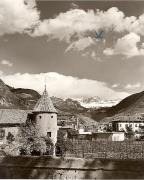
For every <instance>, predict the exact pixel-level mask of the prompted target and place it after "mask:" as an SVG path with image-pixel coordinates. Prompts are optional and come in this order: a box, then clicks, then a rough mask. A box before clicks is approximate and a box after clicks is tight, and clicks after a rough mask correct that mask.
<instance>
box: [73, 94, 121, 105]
mask: <svg viewBox="0 0 144 180" xmlns="http://www.w3.org/2000/svg"><path fill="white" fill-rule="evenodd" d="M75 100H77V101H78V102H79V103H80V104H81V106H83V107H86V108H101V107H112V106H114V105H116V104H118V103H119V102H120V100H121V99H112V100H107V99H102V98H100V97H98V96H95V97H84V98H83V97H82V98H77V99H75Z"/></svg>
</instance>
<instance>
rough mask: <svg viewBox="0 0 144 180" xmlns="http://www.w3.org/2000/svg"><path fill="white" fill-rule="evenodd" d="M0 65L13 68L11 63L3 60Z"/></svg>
mask: <svg viewBox="0 0 144 180" xmlns="http://www.w3.org/2000/svg"><path fill="white" fill-rule="evenodd" d="M0 63H1V64H2V65H5V66H9V67H12V66H13V63H11V62H10V61H8V60H5V59H3V60H1V62H0Z"/></svg>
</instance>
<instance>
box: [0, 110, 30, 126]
mask: <svg viewBox="0 0 144 180" xmlns="http://www.w3.org/2000/svg"><path fill="white" fill-rule="evenodd" d="M28 113H30V111H28V110H19V109H0V124H21V123H25V122H26V120H27V115H28Z"/></svg>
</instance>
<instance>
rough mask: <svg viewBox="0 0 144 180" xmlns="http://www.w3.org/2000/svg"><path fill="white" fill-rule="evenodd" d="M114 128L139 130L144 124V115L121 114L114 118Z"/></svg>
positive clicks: (117, 130) (118, 129) (115, 129)
mask: <svg viewBox="0 0 144 180" xmlns="http://www.w3.org/2000/svg"><path fill="white" fill-rule="evenodd" d="M111 124H112V130H113V131H115V132H119V131H125V132H127V131H128V130H131V131H133V132H138V131H139V129H140V127H141V126H144V117H143V115H142V114H140V115H133V116H119V117H117V118H115V119H114V120H112V122H111Z"/></svg>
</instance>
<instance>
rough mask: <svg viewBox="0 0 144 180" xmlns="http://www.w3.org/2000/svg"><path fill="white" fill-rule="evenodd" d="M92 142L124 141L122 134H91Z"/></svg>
mask: <svg viewBox="0 0 144 180" xmlns="http://www.w3.org/2000/svg"><path fill="white" fill-rule="evenodd" d="M92 140H96V141H106V140H107V141H124V140H125V134H124V132H96V133H92Z"/></svg>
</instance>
